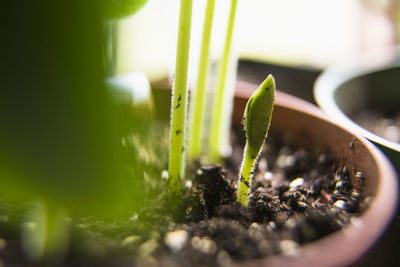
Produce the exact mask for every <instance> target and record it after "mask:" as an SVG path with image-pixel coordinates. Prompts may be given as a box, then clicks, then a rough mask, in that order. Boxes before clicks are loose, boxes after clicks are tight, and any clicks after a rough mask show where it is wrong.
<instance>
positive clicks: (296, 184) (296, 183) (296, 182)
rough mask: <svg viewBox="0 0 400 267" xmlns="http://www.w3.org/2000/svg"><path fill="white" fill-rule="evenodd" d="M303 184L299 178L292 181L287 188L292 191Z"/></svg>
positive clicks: (302, 180)
mask: <svg viewBox="0 0 400 267" xmlns="http://www.w3.org/2000/svg"><path fill="white" fill-rule="evenodd" d="M303 183H304V179H303V178H301V177H299V178H296V179H294V180H293V181H291V182H290V184H289V186H290V188H291V189H294V188H296V187H299V186H301V185H303Z"/></svg>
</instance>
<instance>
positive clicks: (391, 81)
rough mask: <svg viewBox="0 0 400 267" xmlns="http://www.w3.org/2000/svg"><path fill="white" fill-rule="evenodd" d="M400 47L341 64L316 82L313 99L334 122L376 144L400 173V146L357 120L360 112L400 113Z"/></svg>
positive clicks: (333, 67) (349, 59)
mask: <svg viewBox="0 0 400 267" xmlns="http://www.w3.org/2000/svg"><path fill="white" fill-rule="evenodd" d="M399 82H400V47H390V48H388V49H383V50H379V51H370V52H365V53H362V54H359V55H355V56H354V57H351V58H348V59H346V60H345V61H342V62H338V63H337V64H335V65H333V66H331V67H330V68H328V69H327V70H325V71H324V72H323V73H322V74H321V75H320V76H319V77H318V79H317V80H316V83H315V86H314V96H315V99H316V101H317V103H318V105H319V106H320V107H321V109H322V110H323V111H325V112H326V113H327V114H328V115H329V116H330V117H331V118H332V119H334V120H335V121H338V122H340V123H341V124H345V125H346V127H348V128H350V129H353V130H354V131H356V132H359V133H360V134H361V135H363V136H364V137H366V138H368V139H369V140H371V141H372V142H374V143H375V144H376V145H377V146H378V147H379V148H380V149H381V150H382V151H383V152H385V154H386V155H387V156H388V157H389V158H390V159H391V161H392V162H393V164H394V165H395V167H396V168H397V172H398V173H399V172H400V143H396V142H393V141H390V140H389V139H387V138H385V137H383V136H379V135H377V134H375V133H372V132H371V131H370V130H368V129H365V128H364V127H362V126H360V124H359V123H358V122H356V121H355V119H354V118H355V116H356V115H357V114H359V113H360V112H361V111H365V110H369V109H375V110H380V111H382V113H383V114H396V113H400V105H399V99H400V90H398V84H399Z"/></svg>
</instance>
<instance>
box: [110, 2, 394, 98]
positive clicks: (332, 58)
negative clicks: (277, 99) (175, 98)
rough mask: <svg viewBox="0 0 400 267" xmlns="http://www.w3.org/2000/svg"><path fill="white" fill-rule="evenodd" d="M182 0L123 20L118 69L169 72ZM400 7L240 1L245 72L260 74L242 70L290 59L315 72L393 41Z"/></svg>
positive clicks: (217, 46) (218, 35) (215, 45)
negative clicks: (254, 64)
mask: <svg viewBox="0 0 400 267" xmlns="http://www.w3.org/2000/svg"><path fill="white" fill-rule="evenodd" d="M178 3H179V1H177V0H169V1H164V0H150V1H148V3H147V4H146V5H145V7H144V8H143V9H142V10H140V11H139V12H138V13H137V14H135V15H134V16H132V17H128V18H125V19H123V20H121V21H120V23H119V46H118V53H119V56H118V60H117V61H118V63H117V66H118V67H117V72H119V73H124V72H129V71H134V70H142V71H144V72H145V73H146V75H147V76H148V77H149V79H150V80H151V81H154V80H157V79H160V78H163V77H165V76H166V75H169V73H170V71H171V69H173V68H172V67H173V66H172V64H173V62H174V59H175V43H176V38H175V36H176V25H177V7H178ZM229 3H230V1H229V0H220V1H217V7H216V16H215V24H214V28H215V30H214V35H213V37H212V54H213V57H214V59H217V58H218V56H219V55H220V54H221V49H222V44H223V38H224V29H225V25H224V24H225V22H226V17H227V12H228V10H229V8H228V7H229ZM205 4H206V1H200V0H195V3H194V10H195V11H196V12H194V18H193V20H194V21H193V27H194V28H193V31H192V33H193V36H196V37H195V38H194V39H193V48H192V51H191V52H192V55H193V56H192V59H191V61H192V62H191V69H192V70H193V69H195V68H196V66H197V61H198V54H199V43H200V40H199V38H198V37H199V34H198V33H199V32H201V27H202V19H203V17H202V16H203V12H198V11H199V10H204V9H205ZM399 14H400V11H399V1H395V0H323V1H320V0H303V1H294V0H281V1H272V0H246V1H239V9H238V19H237V21H236V35H235V38H236V42H235V45H236V51H237V53H238V55H239V57H240V59H241V63H244V64H241V65H240V66H239V78H241V79H250V81H252V80H258V81H259V80H261V79H262V78H259V77H258V76H257V74H253V76H252V75H250V74H251V72H253V71H252V70H251V71H250V73H246V74H247V75H250V77H243V76H240V75H241V73H240V71H241V70H242V69H241V67H243V65H246V67H247V65H250V67H251V66H252V65H251V64H250V62H249V61H251V62H252V63H254V62H256V63H268V64H272V65H277V66H278V67H287V68H288V69H283V70H284V71H291V70H293V69H299V70H303V71H309V72H311V73H308V74H309V75H310V78H313V77H314V75H312V74H313V73H314V72H318V71H320V70H322V69H323V68H325V67H327V66H329V65H330V64H332V63H335V62H337V61H339V60H341V59H343V58H346V57H348V56H350V55H352V54H355V53H357V52H360V51H365V50H368V49H372V48H381V47H382V48H383V47H385V46H390V45H393V44H395V43H396V42H397V36H398V35H397V32H398V29H396V24H398V20H399ZM143 25H146V26H145V27H143ZM257 67H260V66H259V65H258V66H257ZM264 67H265V66H264ZM245 69H246V68H245ZM245 69H244V70H245ZM279 70H282V69H280V68H279ZM192 73H195V72H194V71H192ZM263 73H265V71H263ZM306 74H307V73H306ZM254 75H255V77H254ZM263 75H265V74H263ZM277 80H278V81H279V79H277ZM287 90H289V88H287Z"/></svg>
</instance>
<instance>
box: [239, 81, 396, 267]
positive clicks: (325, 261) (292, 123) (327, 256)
mask: <svg viewBox="0 0 400 267" xmlns="http://www.w3.org/2000/svg"><path fill="white" fill-rule="evenodd" d="M256 87H257V86H255V85H252V84H245V83H240V82H239V83H238V84H237V87H236V88H237V90H236V97H235V104H234V113H233V116H234V119H233V121H234V122H236V125H235V126H236V127H237V126H239V125H238V124H239V122H240V120H241V118H242V116H243V111H244V107H245V105H246V101H247V99H248V97H249V96H250V95H251V92H252V91H253V90H254V89H255V88H256ZM275 103H276V104H275V108H274V113H273V116H272V122H271V128H270V133H271V134H274V132H280V131H285V132H290V133H292V134H293V135H295V136H298V137H300V138H301V140H297V143H298V144H299V145H303V146H306V147H308V148H310V149H313V148H316V147H320V146H322V147H326V148H329V150H330V151H331V152H332V153H333V155H334V156H335V157H336V158H337V159H338V160H344V162H345V164H346V166H347V168H348V169H350V170H351V169H352V168H356V169H357V170H359V171H362V172H363V173H364V174H365V175H366V177H368V178H367V182H366V188H365V193H366V194H368V195H372V196H374V199H373V201H372V203H371V205H370V207H369V209H368V210H367V211H366V212H365V213H364V214H363V215H362V216H361V217H360V223H357V225H355V224H350V225H347V226H346V227H344V228H343V229H342V230H341V231H338V232H335V233H333V234H331V235H329V236H327V237H325V238H322V239H320V240H318V241H315V242H313V243H311V244H308V245H306V246H303V247H302V248H301V250H300V251H299V254H298V255H297V256H273V257H268V258H266V259H262V260H257V261H254V262H251V263H249V265H248V266H319V267H320V266H347V265H349V264H351V263H353V262H355V261H356V260H357V259H359V258H360V257H361V256H362V255H363V254H364V253H365V252H367V251H368V249H369V248H370V247H371V246H373V244H374V243H375V242H376V241H377V240H378V239H379V238H380V236H381V234H382V233H383V232H384V231H385V229H386V227H387V225H388V223H389V222H390V221H391V219H392V217H393V214H394V210H395V206H396V203H397V178H396V173H395V171H394V169H393V167H392V165H391V164H390V162H389V161H388V160H387V158H386V157H385V156H384V155H383V154H382V153H381V152H380V151H379V150H378V149H377V148H376V147H375V146H373V145H372V144H371V143H369V142H368V141H366V140H365V139H364V138H363V137H362V136H360V135H359V134H357V133H355V132H352V131H351V130H349V129H346V128H344V127H343V126H340V125H338V124H336V123H334V122H332V121H331V120H330V119H328V118H327V117H326V115H324V114H323V113H322V112H321V110H320V109H318V108H317V107H316V106H314V105H312V104H310V103H308V102H306V101H303V100H300V99H298V98H296V97H293V96H291V95H287V94H285V93H280V92H277V96H276V101H275ZM303 137H305V138H304V139H303ZM351 179H355V174H354V173H353V172H352V173H351Z"/></svg>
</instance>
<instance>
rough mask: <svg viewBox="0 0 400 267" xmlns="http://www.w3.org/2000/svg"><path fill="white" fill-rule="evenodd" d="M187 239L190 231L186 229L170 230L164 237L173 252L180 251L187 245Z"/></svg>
mask: <svg viewBox="0 0 400 267" xmlns="http://www.w3.org/2000/svg"><path fill="white" fill-rule="evenodd" d="M187 240H188V233H187V232H186V231H185V230H176V231H173V232H168V233H167V234H166V235H165V237H164V241H165V244H167V246H168V247H169V248H170V249H171V250H172V251H173V252H178V251H180V250H181V249H182V248H183V247H184V246H185V244H186V242H187Z"/></svg>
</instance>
